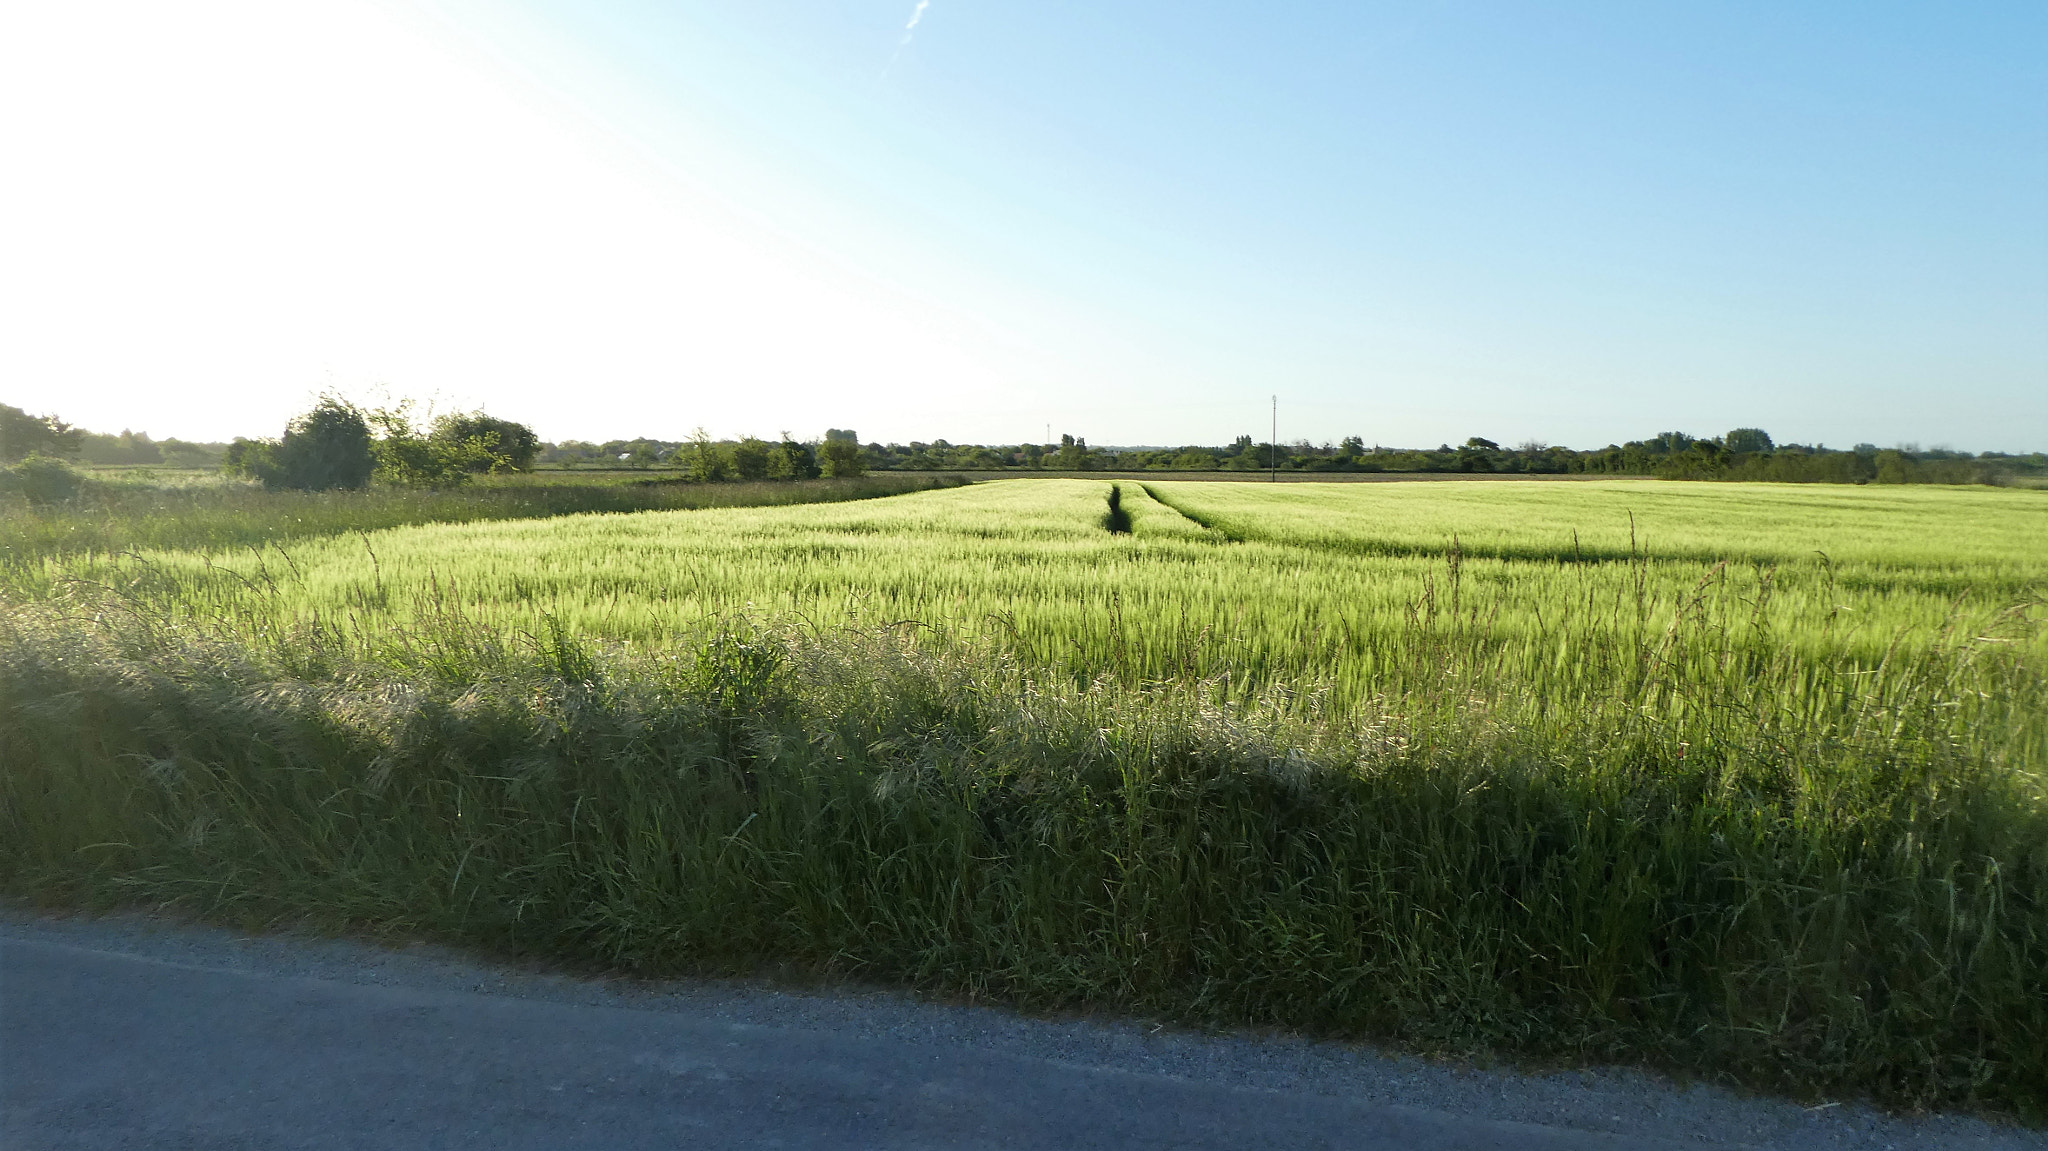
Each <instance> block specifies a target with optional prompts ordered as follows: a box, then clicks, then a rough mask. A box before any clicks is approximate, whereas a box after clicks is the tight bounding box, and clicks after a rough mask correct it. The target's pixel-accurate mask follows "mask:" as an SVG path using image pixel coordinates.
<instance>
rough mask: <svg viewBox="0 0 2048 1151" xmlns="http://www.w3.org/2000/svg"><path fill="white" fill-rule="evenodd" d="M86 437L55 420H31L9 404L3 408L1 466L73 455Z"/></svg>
mask: <svg viewBox="0 0 2048 1151" xmlns="http://www.w3.org/2000/svg"><path fill="white" fill-rule="evenodd" d="M84 435H85V433H83V432H81V431H79V430H78V429H76V428H74V427H72V426H71V425H70V424H67V423H65V422H64V421H63V420H60V419H58V418H57V417H55V416H32V415H29V414H28V413H27V412H24V411H22V410H21V409H20V408H17V407H14V406H12V405H10V404H0V463H13V462H15V461H17V460H24V459H27V458H28V457H30V456H33V455H49V456H69V455H74V454H76V453H77V451H78V446H79V442H80V441H81V439H82V438H83V437H84Z"/></svg>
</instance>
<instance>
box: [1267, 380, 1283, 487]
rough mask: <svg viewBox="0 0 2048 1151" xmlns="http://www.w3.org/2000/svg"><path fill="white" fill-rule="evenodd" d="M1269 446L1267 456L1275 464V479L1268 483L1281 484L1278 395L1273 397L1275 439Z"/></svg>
mask: <svg viewBox="0 0 2048 1151" xmlns="http://www.w3.org/2000/svg"><path fill="white" fill-rule="evenodd" d="M1267 446H1268V448H1269V449H1270V450H1269V451H1268V452H1267V453H1266V455H1267V456H1268V457H1269V458H1270V459H1271V460H1272V462H1273V478H1272V479H1270V480H1268V481H1267V482H1268V483H1275V484H1277V483H1279V482H1280V397H1279V396H1278V395H1277V394H1276V395H1274V397H1273V438H1272V439H1271V440H1269V441H1267Z"/></svg>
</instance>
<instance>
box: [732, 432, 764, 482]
mask: <svg viewBox="0 0 2048 1151" xmlns="http://www.w3.org/2000/svg"><path fill="white" fill-rule="evenodd" d="M771 450H772V449H770V448H769V446H768V444H767V442H766V441H764V440H759V439H756V438H754V437H753V436H747V437H746V438H744V439H742V440H741V441H740V442H739V443H736V444H734V445H733V446H732V470H733V475H734V476H735V477H736V478H737V479H739V480H740V481H741V482H743V483H754V482H758V481H760V480H765V479H767V478H768V456H769V453H770V451H771Z"/></svg>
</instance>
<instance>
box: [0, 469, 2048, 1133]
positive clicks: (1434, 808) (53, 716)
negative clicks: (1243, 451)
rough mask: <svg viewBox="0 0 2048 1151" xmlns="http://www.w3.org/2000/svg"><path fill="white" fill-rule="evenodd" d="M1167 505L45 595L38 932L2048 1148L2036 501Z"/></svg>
mask: <svg viewBox="0 0 2048 1151" xmlns="http://www.w3.org/2000/svg"><path fill="white" fill-rule="evenodd" d="M1189 486H1193V485H1189ZM1602 486H1603V485H1573V486H1572V487H1571V488H1569V489H1563V490H1565V491H1569V492H1572V493H1578V492H1581V491H1584V492H1586V493H1587V494H1585V495H1568V496H1567V495H1560V496H1555V497H1550V498H1553V499H1564V500H1570V499H1579V500H1585V501H1588V502H1587V503H1585V504H1583V505H1581V508H1582V509H1597V508H1601V507H1604V506H1606V505H1603V504H1601V502H1600V501H1603V500H1607V499H1609V498H1610V497H1611V495H1612V493H1611V492H1601V491H1598V490H1596V489H1597V488H1599V487H1602ZM1442 487H1444V488H1449V487H1450V485H1442ZM1617 487H1620V486H1618V485H1617ZM1151 488H1152V490H1150V491H1148V489H1147V487H1146V486H1144V485H1138V484H1124V485H1120V488H1119V494H1118V503H1117V504H1116V508H1117V510H1118V511H1120V512H1122V513H1123V514H1125V515H1126V516H1128V524H1127V525H1126V526H1128V528H1129V532H1128V533H1127V534H1126V533H1113V532H1110V531H1107V530H1105V528H1107V527H1108V526H1110V525H1109V524H1108V523H1107V521H1106V517H1105V500H1106V498H1107V496H1108V493H1109V491H1110V489H1109V487H1108V486H1107V485H1105V484H1102V483H1091V482H1082V481H1044V482H1014V483H1012V482H1004V483H995V484H987V485H976V486H974V487H971V488H965V489H961V490H958V491H947V492H927V493H922V494H916V495H910V496H906V497H903V498H902V499H899V500H890V501H883V502H872V503H866V504H839V505H821V506H817V507H809V508H787V509H731V510H713V511H705V512H694V513H689V514H687V515H685V514H666V513H651V514H648V515H644V516H631V517H624V516H618V517H586V518H581V519H569V520H557V521H546V522H543V521H528V522H521V523H499V524H469V525H451V526H438V527H414V528H401V529H394V530H391V531H386V532H379V533H371V534H367V535H363V536H350V537H344V538H330V539H320V540H305V541H301V542H299V543H296V544H292V545H290V546H288V547H273V548H271V549H269V551H267V552H265V553H263V554H261V555H258V554H254V553H244V554H241V555H233V554H225V553H223V554H211V555H209V554H202V553H196V552H187V551H175V550H160V551H142V552H138V553H136V554H134V555H127V556H119V557H107V556H101V555H71V556H56V557H51V558H48V559H46V560H43V561H41V562H39V563H35V564H22V565H17V566H16V567H15V568H14V569H12V570H11V571H8V572H5V573H4V574H0V597H4V601H5V610H4V612H0V889H4V890H6V891H8V892H10V893H14V894H17V895H25V896H28V897H31V898H40V899H46V900H52V901H65V902H79V901H84V902H90V903H102V904H104V903H113V902H124V901H128V902H132V901H143V902H149V903H170V904H175V905H178V906H183V907H186V908H190V909H192V910H194V911H197V912H200V913H204V914H210V915H227V916H237V917H243V918H249V919H254V920H258V921H261V920H266V919H270V918H274V917H290V918H302V917H307V916H310V917H312V918H313V919H314V920H315V921H317V922H322V923H326V924H329V925H332V926H336V927H363V926H368V927H370V928H373V929H379V930H388V931H393V932H404V933H422V934H427V935H431V936H435V937H438V938H443V939H447V940H452V941H461V942H468V943H473V944H480V945H483V946H487V947H493V948H498V949H502V950H506V951H512V952H520V953H530V954H536V955H546V956H554V957H568V958H573V959H577V960H581V961H588V962H595V963H601V964H608V965H616V966H619V967H622V968H627V969H631V970H636V971H644V972H677V971H707V970H708V971H733V970H744V969H748V968H749V967H752V966H753V965H756V964H759V963H762V962H790V963H796V964H800V965H803V966H807V967H810V968H813V969H815V970H819V971H826V972H850V973H858V974H862V975H867V976H874V977H885V978H892V979H901V980H904V981H908V982H911V983H914V984H917V985H920V986H927V987H934V988H944V989H950V990H955V991H967V992H973V993H976V994H985V995H990V996H999V997H1004V998H1008V999H1011V1000H1013V1001H1017V1002H1022V1003H1026V1004H1033V1005H1046V1006H1049V1005H1069V1004H1095V1005H1106V1006H1114V1007H1121V1008H1129V1009H1135V1010H1142V1011H1150V1012H1158V1013H1162V1014H1165V1015H1169V1016H1172V1017H1175V1018H1180V1019H1185V1020H1189V1021H1196V1022H1226V1023H1242V1022H1251V1023H1268V1024H1280V1025H1286V1026H1292V1027H1299V1028H1304V1029H1308V1030H1312V1031H1317V1032H1321V1033H1327V1034H1339V1035H1366V1036H1375V1037H1381V1038H1389V1039H1393V1040H1396V1041H1399V1042H1402V1043H1405V1044H1409V1045H1412V1046H1415V1047H1419V1048H1422V1049H1427V1050H1437V1051H1454V1052H1473V1051H1505V1052H1512V1053H1521V1054H1526V1055H1531V1056H1537V1057H1543V1058H1570V1059H1620V1060H1627V1061H1643V1062H1649V1063H1653V1064H1659V1065H1664V1066H1670V1067H1677V1068H1685V1069H1690V1070H1693V1071H1697V1072H1699V1073H1701V1074H1706V1075H1710V1076H1729V1077H1732V1078H1735V1079H1737V1080H1740V1081H1742V1082H1746V1083H1750V1084H1755V1085H1759V1086H1767V1087H1776V1088H1787V1089H1792V1090H1796V1091H1801V1092H1817V1091H1828V1092H1845V1091H1846V1092H1863V1091H1868V1092H1871V1093H1874V1094H1876V1095H1877V1096H1879V1097H1880V1098H1882V1099H1885V1100H1887V1101H1890V1102H1894V1103H1899V1104H1903V1105H1910V1106H1922V1105H1936V1104H1944V1105H1980V1106H1988V1107H1994V1108H2002V1109H2011V1110H2016V1111H2019V1112H2021V1113H2024V1114H2028V1115H2032V1116H2035V1117H2041V1116H2043V1115H2044V1114H2048V998H2044V997H2043V996H2041V995H2040V994H2039V989H2040V987H2041V985H2042V982H2043V979H2044V977H2048V904H2044V902H2043V894H2042V893H2043V891H2044V881H2048V646H2044V640H2043V636H2042V634H2041V632H2040V629H2039V628H2038V626H2037V623H2038V615H2039V610H2038V606H2037V604H2036V603H2035V602H2034V601H2033V600H2031V599H2029V598H2028V596H2029V595H2030V594H2031V592H2032V589H2035V588H2037V587H2038V584H2037V583H2036V582H2035V580H2036V575H2035V573H2036V572H2037V571H2038V570H2039V568H2038V565H2039V563H2040V559H2039V556H2038V555H2037V554H2035V553H2034V552H2033V551H2032V550H2031V548H2032V536H2031V535H2030V534H2029V533H2030V532H2032V531H2034V530H2036V529H2035V527H2034V526H2033V524H2034V522H2035V521H2030V520H2025V519H2023V518H2020V519H2015V518H2014V517H2015V516H2021V517H2023V516H2025V515H2028V514H2034V513H2033V511H2032V505H2024V504H2016V503H2015V504H2006V503H2001V504H1999V505H1998V507H1999V508H2000V509H2002V511H2001V513H2000V514H2002V515H2003V516H2004V517H2005V518H2004V519H2003V520H2001V521H2000V522H2002V523H2004V524H2006V525H2007V526H2006V528H2005V529H2004V530H2003V534H1999V533H1998V532H1993V533H1991V536H1990V538H1988V539H1987V538H1983V536H1982V533H1980V532H1979V530H1978V529H1977V528H1975V527H1972V526H1970V525H1973V524H1975V523H1976V522H1977V520H1976V519H1975V518H1974V517H1977V516H1978V515H1979V514H1980V513H1981V509H1982V508H1983V507H1984V506H1985V505H1982V504H1979V503H1975V502H1972V501H1973V500H1977V499H1989V500H2007V499H2011V498H2012V497H2014V496H2015V494H2016V493H2011V492H1984V493H1929V495H1930V496H1931V497H1940V498H1946V499H1947V500H1949V501H1950V502H1948V503H1942V502H1940V498H1937V500H1936V504H1935V505H1934V506H1933V510H1931V511H1930V512H1929V513H1928V514H1927V516H1926V518H1925V522H1924V523H1923V524H1922V525H1921V528H1920V529H1919V530H1920V531H1921V532H1922V533H1923V534H1926V533H1939V532H1940V531H1942V530H1945V529H1944V528H1943V526H1942V525H1943V524H1944V523H1946V524H1948V525H1950V529H1947V530H1956V531H1960V532H1963V533H1966V534H1970V540H1969V548H1971V549H1974V550H1973V551H1970V552H1967V553H1966V554H1967V555H1968V556H1969V560H1968V562H1959V561H1956V560H1955V559H1954V558H1953V556H1952V555H1951V553H1950V552H1949V551H1947V550H1945V549H1944V548H1943V547H1942V546H1941V543H1940V540H1939V539H1938V538H1935V539H1933V541H1932V542H1927V543H1919V542H1915V543H1914V544H1913V545H1912V546H1905V545H1903V544H1902V545H1901V546H1898V547H1892V548H1881V547H1880V548H1873V547H1862V550H1859V547H1860V546H1862V545H1859V543H1858V541H1859V540H1867V539H1868V538H1870V537H1871V535H1872V533H1881V532H1882V531H1884V530H1886V529H1885V528H1884V526H1883V525H1884V524H1885V523H1887V522H1889V521H1890V520H1891V519H1892V518H1894V517H1895V516H1897V515H1898V514H1900V513H1899V512H1898V510H1897V508H1896V507H1894V506H1893V505H1892V504H1890V503H1886V502H1883V501H1882V500H1874V502H1872V503H1870V504H1867V505H1865V504H1856V503H1854V502H1853V498H1852V502H1851V503H1849V504H1840V505H1838V504H1828V505H1826V506H1825V508H1824V509H1822V510H1819V511H1816V510H1815V509H1814V508H1813V507H1812V506H1810V505H1806V504H1802V503H1798V502H1789V503H1786V504H1784V505H1782V506H1780V507H1779V508H1778V509H1777V513H1776V515H1777V520H1776V526H1775V527H1773V528H1771V529H1770V530H1769V531H1762V530H1759V531H1745V532H1730V533H1727V534H1726V535H1725V536H1724V538H1723V540H1722V542H1721V544H1720V545H1719V554H1715V553H1714V552H1713V551H1711V550H1708V551H1707V552H1706V553H1705V554H1702V550H1701V549H1711V548H1713V547H1714V546H1715V545H1714V544H1713V540H1712V537H1711V533H1709V532H1699V533H1695V534H1694V535H1693V536H1691V537H1686V538H1684V539H1683V540H1682V541H1681V542H1680V543H1678V544H1675V545H1672V546H1671V547H1670V548H1669V550H1660V549H1661V548H1663V547H1664V545H1662V544H1660V542H1659V539H1660V536H1662V535H1664V534H1665V528H1664V527H1663V526H1662V525H1660V523H1659V520H1658V515H1659V514H1660V513H1659V512H1658V511H1657V510H1656V509H1655V508H1652V509H1651V510H1650V511H1649V512H1648V513H1646V514H1645V515H1643V516H1642V517H1640V518H1639V520H1638V523H1637V532H1636V536H1635V538H1634V539H1633V541H1632V542H1631V541H1630V540H1629V539H1628V538H1627V536H1626V526H1625V524H1626V521H1625V520H1624V523H1623V525H1620V526H1618V525H1615V524H1612V523H1609V522H1607V521H1606V519H1604V518H1603V516H1602V515H1599V514H1591V513H1589V514H1586V515H1584V516H1582V517H1580V518H1579V520H1578V524H1579V527H1580V529H1581V535H1580V538H1579V539H1578V540H1577V541H1576V542H1574V541H1572V540H1570V539H1569V538H1565V539H1560V538H1558V536H1559V534H1560V533H1556V532H1554V531H1549V530H1547V529H1543V530H1539V529H1537V528H1533V527H1529V526H1528V519H1529V513H1530V512H1531V511H1532V509H1530V508H1524V509H1523V514H1522V515H1521V516H1519V517H1516V516H1510V517H1507V519H1508V521H1510V522H1501V518H1500V517H1499V515H1498V514H1497V513H1496V512H1494V511H1492V510H1489V508H1488V507H1486V506H1481V507H1480V508H1479V512H1480V514H1479V515H1478V516H1466V515H1464V513H1463V512H1462V511H1461V510H1460V509H1461V508H1464V507H1465V505H1464V503H1463V502H1462V501H1464V500H1465V498H1466V497H1465V496H1464V495H1463V494H1462V493H1459V492H1448V493H1447V494H1446V495H1445V496H1443V497H1441V498H1442V499H1443V500H1445V501H1446V502H1445V503H1443V504H1440V505H1438V510H1439V514H1438V516H1437V519H1436V521H1435V524H1434V529H1432V528H1431V527H1430V526H1429V525H1427V524H1426V523H1425V522H1424V520H1423V517H1422V515H1421V512H1420V510H1419V506H1418V505H1413V504H1400V503H1395V504H1384V503H1376V502H1374V501H1375V500H1378V499H1380V498H1381V496H1382V492H1383V491H1384V490H1385V489H1369V490H1368V489H1364V488H1360V489H1345V490H1346V491H1347V492H1348V491H1354V490H1355V491H1357V492H1358V494H1357V495H1355V496H1349V497H1347V498H1349V499H1351V500H1354V501H1357V502H1355V503H1349V504H1341V505H1334V506H1333V511H1332V512H1331V514H1329V515H1321V516H1313V517H1309V518H1306V519H1301V518H1294V519H1290V516H1292V515H1294V514H1295V513H1294V512H1293V511H1291V510H1290V509H1291V508H1296V507H1298V506H1300V505H1292V504H1289V503H1288V502H1287V500H1286V499H1285V498H1284V497H1291V496H1293V494H1294V493H1295V492H1296V491H1298V490H1299V489H1288V490H1287V491H1286V492H1285V493H1281V495H1277V496H1268V495H1264V494H1261V493H1257V492H1237V493H1233V492H1227V491H1219V493H1218V494H1215V495H1211V494H1209V493H1210V491H1211V489H1210V488H1207V487H1204V488H1203V489H1202V491H1201V492H1200V493H1194V494H1189V493H1184V492H1182V491H1180V490H1179V489H1178V488H1177V487H1175V486H1172V485H1152V486H1151ZM1488 490H1489V492H1491V491H1493V490H1498V489H1488ZM1620 490H1622V491H1623V492H1624V493H1627V492H1628V489H1627V488H1625V487H1620ZM1660 490H1669V489H1668V488H1666V489H1660ZM1689 490H1690V491H1696V492H1703V493H1706V492H1713V493H1716V494H1717V498H1718V493H1719V492H1722V491H1725V490H1726V489H1704V488H1693V489H1689ZM1153 491H1156V492H1157V494H1158V495H1159V496H1160V497H1162V498H1163V499H1164V500H1165V501H1168V502H1162V501H1161V499H1155V498H1153V494H1152V493H1153ZM1794 494H1800V493H1794ZM1915 494H1916V495H1917V494H1918V493H1915ZM1304 498H1308V499H1311V500H1320V499H1324V498H1326V497H1323V496H1321V495H1314V496H1310V497H1304ZM1395 498H1396V500H1406V499H1409V498H1410V497H1408V496H1406V495H1401V496H1398V497H1395ZM1517 498H1520V497H1517ZM1764 498H1770V497H1764ZM2022 498H2032V497H2028V496H2023V497H2022ZM1204 500H1209V501H1212V502H1208V503H1204V502H1202V501H1204ZM1713 506H1722V505H1713ZM1399 508H1407V509H1408V511H1407V512H1406V513H1405V514H1406V515H1407V516H1408V520H1407V526H1406V527H1405V528H1403V527H1401V525H1400V522H1399V521H1400V519H1401V517H1400V515H1397V514H1396V509H1399ZM2012 509H2020V510H2019V511H2018V512H2014V511H2013V510H2012ZM1533 510H1534V511H1536V512H1540V513H1542V514H1546V515H1551V516H1568V513H1569V508H1564V509H1560V508H1559V507H1557V506H1555V505H1549V506H1546V507H1539V508H1534V509H1533ZM1662 514H1670V513H1669V509H1666V511H1665V512H1664V513H1662ZM1745 514H1747V513H1745ZM1802 515H1803V516H1806V517H1807V519H1806V521H1805V522H1803V523H1801V522H1794V521H1797V520H1798V517H1800V516H1802ZM1486 516H1495V520H1494V521H1493V522H1495V523H1496V525H1497V526H1496V528H1494V529H1487V528H1485V527H1484V526H1483V522H1484V520H1485V517H1486ZM1347 517H1348V518H1347ZM1374 522H1382V523H1385V524H1387V525H1389V527H1388V529H1387V530H1386V531H1385V532H1384V534H1383V536H1381V537H1380V538H1383V539H1385V540H1387V541H1391V543H1392V544H1395V545H1399V546H1390V547H1388V548H1383V549H1379V550H1375V549H1374V548H1373V547H1371V546H1370V544H1371V541H1372V539H1373V538H1374V536H1373V529H1372V528H1371V527H1370V526H1369V525H1371V524H1372V523H1374ZM2014 524H2018V525H2019V526H2017V527H2015V526H2012V525H2014ZM1475 525H1481V526H1478V527H1476V528H1475ZM1518 525H1520V526H1518ZM1955 525H1961V526H1960V527H1956V526H1955ZM1432 530H1434V531H1435V532H1436V533H1437V534H1436V537H1435V538H1436V540H1437V542H1436V543H1435V544H1433V545H1432V544H1430V543H1429V540H1430V532H1431V531H1432ZM1404 531H1405V533H1406V534H1405V535H1404V534H1403V532H1404ZM1518 531H1519V532H1521V535H1520V536H1516V535H1515V533H1516V532H1518ZM1772 532H1775V533H1776V534H1775V535H1773V534H1771V533H1772ZM1467 541H1470V543H1469V544H1468V543H1467ZM1809 544H1810V545H1813V547H1811V548H1809V547H1807V546H1806V545H1809ZM1546 548H1547V550H1545V549H1546ZM1812 551H1826V552H1828V553H1829V554H1828V555H1827V556H1826V557H1823V556H1820V555H1817V554H1807V553H1808V552H1812ZM1979 573H1981V574H1982V576H1983V578H1982V579H1981V581H1980V582H1977V583H1972V582H1971V580H1972V577H1973V574H1979Z"/></svg>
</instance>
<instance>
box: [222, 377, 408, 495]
mask: <svg viewBox="0 0 2048 1151" xmlns="http://www.w3.org/2000/svg"><path fill="white" fill-rule="evenodd" d="M378 463H379V461H378V458H377V454H376V452H375V450H374V449H373V448H372V446H371V441H370V421H369V417H368V416H367V415H366V414H365V413H364V412H363V411H362V409H360V408H358V407H356V406H355V405H354V404H351V403H349V402H348V401H346V400H343V399H340V398H339V397H336V396H322V397H321V398H320V402H319V403H317V404H315V405H314V406H313V409H312V410H311V411H309V412H306V413H305V414H304V415H301V416H299V417H297V418H295V419H294V420H292V422H291V424H290V426H288V427H287V428H286V429H285V433H284V436H283V438H281V439H278V440H246V439H237V440H235V442H234V443H232V444H230V445H228V450H227V453H226V455H225V456H224V458H223V459H222V462H221V466H222V469H223V470H224V471H226V472H227V473H228V474H229V475H235V476H246V477H249V478H251V479H255V480H258V481H261V482H262V484H263V486H264V487H266V488H268V489H270V490H272V491H278V490H282V489H291V490H294V491H308V492H324V491H332V490H335V489H337V488H339V489H345V490H352V489H356V488H362V487H365V486H368V484H369V482H370V476H371V475H372V474H373V473H375V472H376V470H377V467H378Z"/></svg>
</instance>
